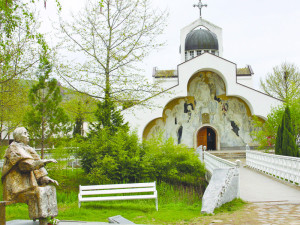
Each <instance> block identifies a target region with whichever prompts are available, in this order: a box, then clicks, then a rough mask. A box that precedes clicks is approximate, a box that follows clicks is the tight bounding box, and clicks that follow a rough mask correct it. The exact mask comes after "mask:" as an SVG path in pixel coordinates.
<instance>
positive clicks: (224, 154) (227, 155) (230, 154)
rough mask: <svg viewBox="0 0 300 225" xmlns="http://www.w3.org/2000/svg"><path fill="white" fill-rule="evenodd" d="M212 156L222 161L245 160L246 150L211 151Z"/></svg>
mask: <svg viewBox="0 0 300 225" xmlns="http://www.w3.org/2000/svg"><path fill="white" fill-rule="evenodd" d="M209 153H211V154H212V155H215V156H217V157H220V158H222V159H227V160H228V159H245V158H246V151H245V150H220V151H209Z"/></svg>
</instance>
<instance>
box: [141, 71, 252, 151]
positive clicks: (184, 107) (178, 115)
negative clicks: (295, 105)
mask: <svg viewBox="0 0 300 225" xmlns="http://www.w3.org/2000/svg"><path fill="white" fill-rule="evenodd" d="M203 124H206V126H207V125H208V126H209V125H211V126H212V127H214V128H215V129H216V130H217V131H218V135H219V137H218V139H219V140H220V147H221V148H222V147H239V146H245V145H246V144H250V145H255V143H254V142H253V139H252V137H251V132H252V131H253V129H255V128H254V126H253V124H252V116H251V113H250V110H249V109H248V106H247V105H246V103H245V102H244V101H242V100H241V99H239V98H237V97H228V96H226V89H225V84H224V82H223V80H222V78H221V77H220V76H218V75H217V74H215V73H213V72H200V73H198V74H196V75H195V76H194V77H193V78H192V79H191V80H190V82H189V85H188V96H186V97H185V98H179V99H174V100H173V101H171V102H170V103H169V104H168V105H167V106H166V107H165V110H164V115H163V117H162V118H159V119H156V120H155V121H154V123H152V124H149V125H148V126H151V127H148V129H147V130H148V134H147V135H146V138H149V137H151V136H153V135H155V134H156V133H157V132H163V135H164V136H165V138H166V139H168V138H170V137H172V138H173V139H174V140H175V141H176V142H177V143H178V144H181V143H182V144H185V145H187V146H189V147H194V135H195V132H196V131H197V130H198V129H199V128H200V127H201V126H202V125H203ZM145 130H146V129H145Z"/></svg>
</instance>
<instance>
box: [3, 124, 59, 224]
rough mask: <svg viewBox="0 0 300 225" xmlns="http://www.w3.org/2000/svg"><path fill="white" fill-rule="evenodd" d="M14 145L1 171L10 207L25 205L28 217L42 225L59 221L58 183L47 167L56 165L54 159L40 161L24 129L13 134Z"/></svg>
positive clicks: (4, 190)
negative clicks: (15, 204) (49, 220)
mask: <svg viewBox="0 0 300 225" xmlns="http://www.w3.org/2000/svg"><path fill="white" fill-rule="evenodd" d="M13 136H14V142H12V143H11V144H10V146H9V147H8V149H7V150H6V152H5V155H4V165H3V170H2V177H1V180H2V184H3V200H4V201H9V202H11V203H26V204H27V205H28V211H29V217H30V218H31V219H32V220H36V219H39V222H40V225H42V224H46V223H47V219H46V218H47V217H52V218H53V217H56V216H57V213H58V210H57V200H56V189H55V187H54V186H53V185H48V184H55V185H58V183H57V181H55V180H53V179H51V178H50V177H48V176H47V175H48V173H47V171H46V169H45V165H46V164H48V163H51V162H53V163H57V162H56V160H54V159H40V157H39V155H38V154H37V153H36V151H35V150H34V149H33V148H31V147H30V146H29V145H28V141H29V138H28V133H27V130H26V129H25V128H24V127H18V128H16V129H15V130H14V132H13Z"/></svg>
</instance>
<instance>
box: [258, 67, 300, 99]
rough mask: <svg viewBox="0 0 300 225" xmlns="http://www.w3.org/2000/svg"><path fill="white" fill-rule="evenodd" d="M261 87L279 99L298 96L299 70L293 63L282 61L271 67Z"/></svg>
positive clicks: (299, 88)
mask: <svg viewBox="0 0 300 225" xmlns="http://www.w3.org/2000/svg"><path fill="white" fill-rule="evenodd" d="M260 84H261V87H262V89H263V90H264V91H265V92H266V93H267V94H268V95H271V96H273V97H275V98H279V99H281V100H285V101H289V100H291V99H296V98H300V71H299V69H298V67H297V66H296V65H295V64H292V63H286V62H285V63H282V64H281V65H280V66H276V67H274V68H273V73H269V74H268V75H267V77H266V79H265V81H263V80H262V79H261V80H260Z"/></svg>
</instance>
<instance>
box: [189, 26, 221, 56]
mask: <svg viewBox="0 0 300 225" xmlns="http://www.w3.org/2000/svg"><path fill="white" fill-rule="evenodd" d="M197 49H212V50H219V44H218V39H217V36H216V35H215V34H214V33H212V32H210V31H209V30H203V29H197V30H193V31H191V32H190V33H188V35H187V36H186V38H185V51H189V50H197Z"/></svg>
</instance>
